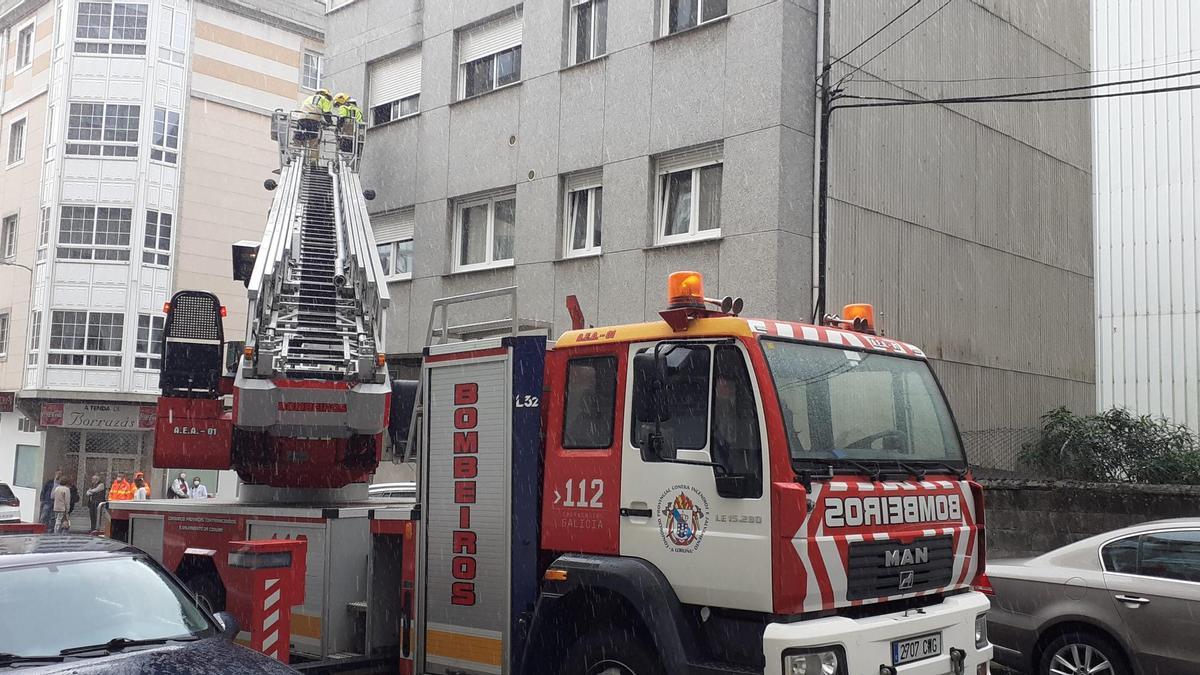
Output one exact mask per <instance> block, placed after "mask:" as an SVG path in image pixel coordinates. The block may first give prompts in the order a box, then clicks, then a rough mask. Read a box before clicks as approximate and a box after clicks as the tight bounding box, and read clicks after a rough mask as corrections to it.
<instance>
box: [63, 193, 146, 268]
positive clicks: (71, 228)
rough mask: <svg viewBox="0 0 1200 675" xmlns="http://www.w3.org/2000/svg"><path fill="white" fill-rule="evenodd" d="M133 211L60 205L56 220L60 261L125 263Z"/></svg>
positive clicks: (127, 256)
mask: <svg viewBox="0 0 1200 675" xmlns="http://www.w3.org/2000/svg"><path fill="white" fill-rule="evenodd" d="M132 224H133V209H120V208H111V207H104V206H64V207H62V215H61V217H60V218H59V221H58V250H57V253H56V257H58V258H59V259H60V260H129V243H130V231H131V230H132V227H131V226H132Z"/></svg>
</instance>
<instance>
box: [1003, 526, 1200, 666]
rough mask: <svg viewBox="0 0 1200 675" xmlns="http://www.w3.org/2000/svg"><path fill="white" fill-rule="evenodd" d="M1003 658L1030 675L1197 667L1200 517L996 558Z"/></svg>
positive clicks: (1199, 662)
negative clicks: (1019, 556)
mask: <svg viewBox="0 0 1200 675" xmlns="http://www.w3.org/2000/svg"><path fill="white" fill-rule="evenodd" d="M987 575H988V578H989V579H990V580H991V583H992V587H993V588H994V589H995V593H996V595H995V597H994V598H993V600H992V610H991V611H990V612H989V613H988V631H989V636H990V638H991V641H992V644H993V645H995V650H996V651H995V654H996V655H995V659H996V661H998V662H1000V663H1002V664H1004V665H1006V666H1009V667H1011V668H1015V669H1017V670H1019V671H1021V672H1024V673H1029V674H1031V675H1077V674H1079V673H1089V674H1091V673H1096V674H1098V675H1101V674H1102V675H1185V674H1187V675H1194V674H1195V673H1200V519H1198V518H1183V519H1177V520H1161V521H1156V522H1151V523H1144V524H1141V525H1136V526H1133V527H1127V528H1125V529H1121V530H1115V531H1113V532H1108V533H1105V534H1101V535H1097V536H1095V537H1090V538H1088V539H1084V540H1083V541H1079V542H1076V543H1074V544H1070V545H1067V546H1063V547H1062V548H1059V549H1057V550H1055V551H1051V552H1049V553H1046V554H1045V555H1041V556H1038V557H1036V558H1032V559H1029V560H997V561H994V562H989V563H988V567H987Z"/></svg>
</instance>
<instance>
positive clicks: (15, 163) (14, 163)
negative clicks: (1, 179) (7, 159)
mask: <svg viewBox="0 0 1200 675" xmlns="http://www.w3.org/2000/svg"><path fill="white" fill-rule="evenodd" d="M24 163H25V158H24V157H22V158H21V159H18V160H17V161H15V162H12V163H11V164H5V165H4V169H5V171H7V170H8V169H15V168H17V167H18V166H21V165H22V164H24Z"/></svg>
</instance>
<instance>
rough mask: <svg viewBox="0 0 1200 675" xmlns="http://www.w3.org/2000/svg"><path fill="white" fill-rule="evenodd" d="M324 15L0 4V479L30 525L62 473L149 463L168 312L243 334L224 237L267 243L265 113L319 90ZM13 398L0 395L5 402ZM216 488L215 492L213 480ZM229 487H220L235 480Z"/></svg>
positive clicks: (310, 6)
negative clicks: (215, 313) (196, 305)
mask: <svg viewBox="0 0 1200 675" xmlns="http://www.w3.org/2000/svg"><path fill="white" fill-rule="evenodd" d="M322 10H323V7H322V5H321V4H319V3H315V2H303V1H299V2H285V1H283V0H278V1H275V0H255V1H252V2H241V1H239V2H232V1H227V0H128V1H121V0H117V1H114V0H96V1H85V0H51V1H45V0H42V1H30V0H24V1H20V2H7V3H3V4H0V31H2V33H0V36H2V37H3V44H4V63H3V70H2V71H0V72H3V77H2V84H3V87H2V91H3V95H2V98H0V132H2V133H3V147H2V151H3V152H4V155H5V159H7V160H9V161H7V163H6V164H5V166H4V168H3V170H0V213H2V216H0V217H2V218H3V223H4V225H3V228H4V229H3V233H0V234H3V236H4V238H5V248H4V250H3V251H0V253H3V254H4V264H0V317H3V318H0V331H2V332H0V337H2V338H3V339H0V344H3V345H4V348H3V349H2V350H0V351H3V356H2V357H0V358H2V359H3V360H2V361H0V391H4V392H11V393H14V394H15V396H13V397H12V398H13V399H15V401H14V403H15V404H14V405H13V406H12V408H13V409H12V410H9V409H7V408H5V409H3V410H0V480H2V481H4V482H8V483H9V484H10V485H12V486H13V487H14V490H15V491H17V492H18V496H19V497H20V498H21V500H22V505H23V510H26V511H28V512H27V513H25V514H24V515H25V516H26V517H27V518H28V517H32V515H33V511H32V508H33V505H34V502H35V499H34V494H35V488H36V487H37V486H40V485H41V483H42V482H43V481H44V480H46V479H47V478H48V477H50V476H51V475H53V472H54V470H55V469H57V468H62V469H63V470H64V473H65V474H66V475H68V476H71V477H75V478H77V479H78V480H79V481H81V484H82V482H84V481H86V479H87V477H89V476H91V475H92V474H99V475H101V476H103V477H105V478H106V479H111V478H112V477H114V476H115V474H116V473H117V472H121V471H124V472H126V473H129V474H132V473H133V472H135V471H143V472H145V473H146V475H147V477H148V478H149V479H150V482H151V487H152V489H153V491H154V494H155V495H156V496H158V495H161V494H162V490H163V489H164V488H165V484H166V480H165V476H166V473H167V472H166V470H167V469H169V468H170V467H154V466H152V461H151V451H152V444H153V434H152V433H151V432H152V428H153V423H154V402H155V397H156V394H157V383H158V379H157V370H158V366H159V356H160V351H159V350H160V346H159V338H160V337H161V331H162V325H163V318H164V315H163V311H162V308H163V304H164V303H165V302H166V301H168V300H169V299H170V297H171V294H172V293H173V292H174V291H175V290H177V289H182V288H203V289H207V290H212V291H213V292H216V293H217V294H218V295H219V296H220V297H221V298H222V299H223V300H224V301H225V302H226V304H227V306H228V308H229V309H228V316H227V318H226V324H225V325H226V333H227V335H228V337H229V339H238V336H239V335H240V333H241V332H242V331H243V329H244V324H245V317H246V314H245V307H246V305H245V301H244V298H245V295H244V293H245V291H244V289H243V288H242V286H241V284H239V283H235V282H234V281H233V280H232V278H231V274H232V270H231V259H230V251H231V245H232V243H233V242H235V241H237V240H240V239H258V238H260V237H261V232H262V227H263V222H264V214H265V213H266V210H267V208H268V206H269V204H270V194H269V193H268V192H266V191H265V190H264V189H263V187H262V181H263V179H264V178H266V177H269V176H270V172H271V170H272V169H273V168H275V167H276V166H277V164H278V162H277V155H276V151H275V147H274V144H273V143H272V142H271V140H270V137H269V119H270V113H271V111H273V110H274V109H276V108H290V107H292V106H294V105H295V102H296V100H297V99H298V98H299V97H300V96H301V95H302V93H303V92H304V91H305V90H306V89H308V90H311V89H313V88H315V87H317V86H318V83H319V80H320V76H321V75H320V69H321V61H322V58H323V57H322V52H323V49H324V46H323V35H322V32H321V30H320V27H319V26H320V23H321V21H320V18H321V13H322ZM5 398H7V397H5ZM205 480H206V482H208V483H209V485H210V489H215V488H217V483H218V482H220V481H219V479H218V477H217V476H215V475H212V476H208V475H206V476H205ZM230 485H231V486H232V483H230Z"/></svg>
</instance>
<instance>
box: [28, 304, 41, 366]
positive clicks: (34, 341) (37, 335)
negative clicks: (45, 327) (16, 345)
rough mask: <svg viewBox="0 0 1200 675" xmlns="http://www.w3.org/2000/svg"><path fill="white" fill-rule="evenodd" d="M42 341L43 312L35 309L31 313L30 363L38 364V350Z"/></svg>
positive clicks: (32, 364)
mask: <svg viewBox="0 0 1200 675" xmlns="http://www.w3.org/2000/svg"><path fill="white" fill-rule="evenodd" d="M41 343H42V312H41V310H38V309H35V310H33V311H31V312H30V313H29V358H28V359H27V360H28V362H29V365H31V366H36V365H37V362H38V351H39V347H40V346H41Z"/></svg>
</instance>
